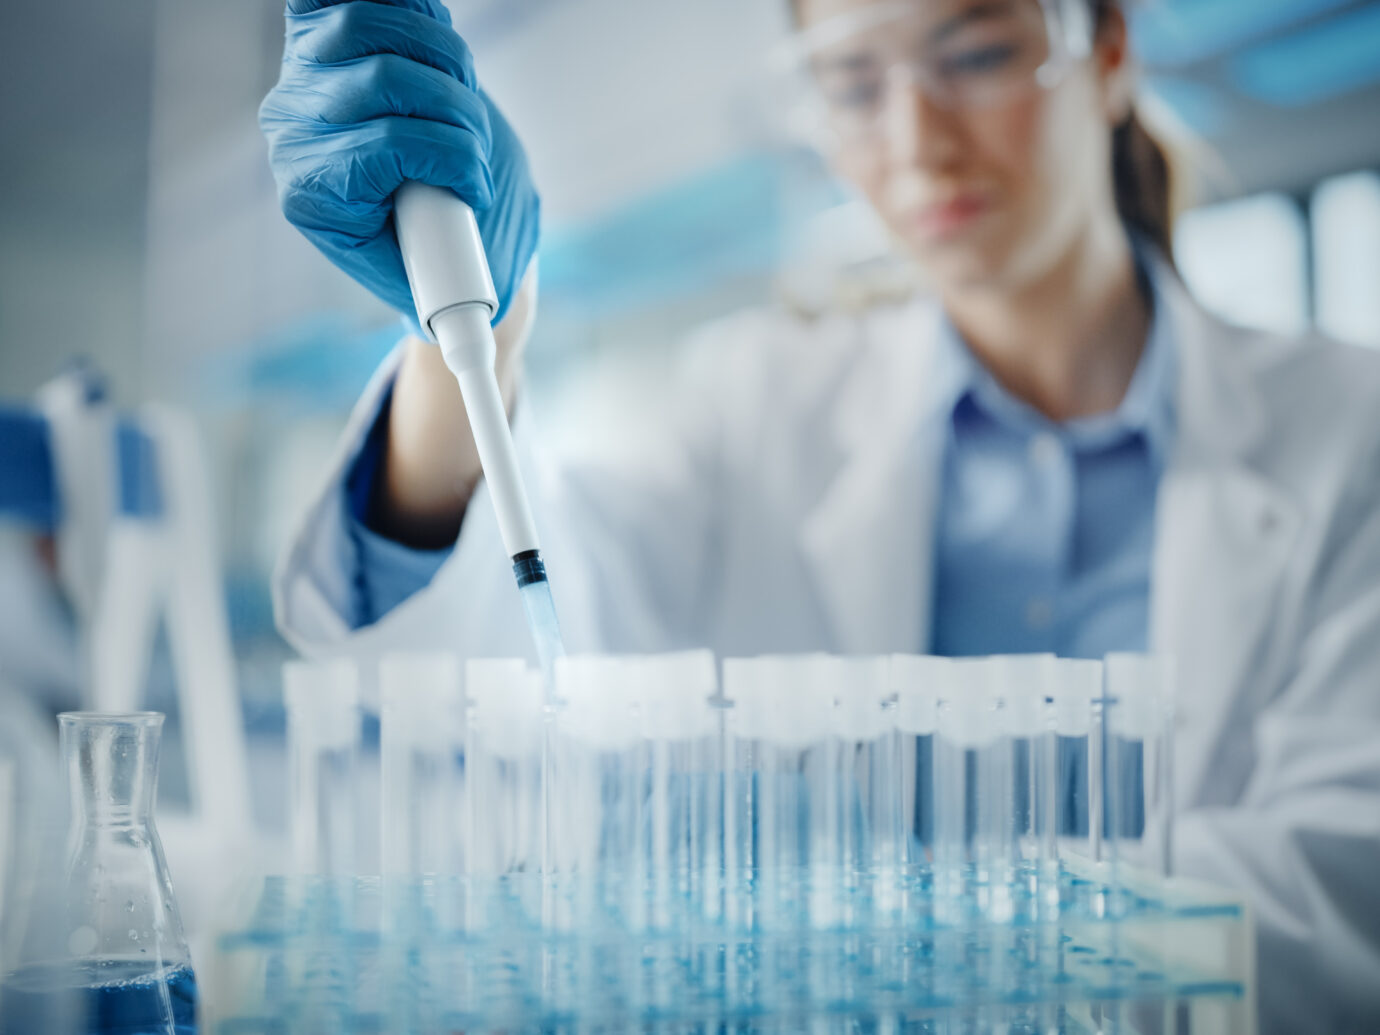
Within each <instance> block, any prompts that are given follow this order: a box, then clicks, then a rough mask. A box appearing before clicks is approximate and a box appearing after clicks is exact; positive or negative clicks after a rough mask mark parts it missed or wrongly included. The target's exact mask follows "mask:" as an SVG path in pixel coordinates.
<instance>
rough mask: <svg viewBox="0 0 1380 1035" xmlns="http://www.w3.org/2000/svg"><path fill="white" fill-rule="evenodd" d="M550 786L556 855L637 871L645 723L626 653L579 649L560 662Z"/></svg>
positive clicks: (563, 865)
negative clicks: (620, 655)
mask: <svg viewBox="0 0 1380 1035" xmlns="http://www.w3.org/2000/svg"><path fill="white" fill-rule="evenodd" d="M556 693H557V696H558V697H559V698H560V701H561V706H562V709H563V710H562V712H561V714H560V716H559V718H558V720H557V723H556V737H555V747H554V750H555V758H554V775H553V780H554V786H552V787H550V788H549V791H550V792H551V795H552V797H551V809H552V812H551V814H552V829H553V834H554V837H555V841H556V844H555V846H554V849H555V850H554V854H553V860H554V862H555V864H556V866H557V867H558V868H559V869H563V870H564V869H569V870H578V871H586V872H589V873H594V872H598V873H601V874H604V875H606V876H608V877H611V878H613V880H612V881H611V882H610V884H609V886H610V887H613V886H614V885H616V884H617V880H618V878H619V877H620V876H621V877H623V878H627V877H628V876H629V875H631V873H632V871H633V867H634V865H635V864H636V853H635V848H636V844H637V841H636V834H637V828H638V820H639V816H640V813H641V803H642V794H641V789H642V783H643V774H642V773H641V772H640V771H639V768H638V763H639V760H640V759H639V751H638V749H639V747H640V742H641V727H640V724H639V719H638V715H637V712H636V711H635V706H636V704H637V702H636V700H635V697H634V694H633V686H632V682H631V679H630V677H629V673H628V671H627V670H626V669H625V668H624V667H623V665H622V664H621V661H620V659H619V658H616V657H611V656H601V655H577V656H570V657H564V658H560V659H558V660H557V662H556Z"/></svg>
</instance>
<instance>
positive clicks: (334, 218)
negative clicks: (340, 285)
mask: <svg viewBox="0 0 1380 1035" xmlns="http://www.w3.org/2000/svg"><path fill="white" fill-rule="evenodd" d="M259 125H260V127H261V128H262V130H263V133H264V136H265V137H266V138H267V140H268V148H269V163H270V165H271V167H272V169H273V175H274V178H275V180H276V181H277V184H278V198H279V204H280V205H281V207H282V210H283V214H284V215H285V216H286V217H287V219H288V221H289V222H291V223H292V224H293V225H294V226H296V227H297V228H298V229H299V230H301V231H302V233H303V234H304V235H306V237H307V239H308V240H310V241H311V242H312V243H313V244H314V245H316V247H317V248H318V249H320V250H321V252H322V253H324V254H325V255H326V257H327V258H329V259H330V260H331V261H332V262H333V263H335V264H336V265H337V266H339V267H340V268H341V269H342V270H344V271H345V272H346V273H348V274H349V275H350V276H351V277H353V278H354V279H355V280H356V281H358V282H359V283H360V284H362V285H364V286H365V287H366V288H368V289H369V290H370V291H371V292H373V294H375V295H376V296H378V297H379V298H380V299H382V300H383V301H384V302H386V303H387V304H388V305H390V306H392V307H393V308H394V309H397V310H398V311H399V312H401V313H403V314H404V315H405V316H407V317H408V318H409V320H410V321H411V322H412V324H411V325H412V327H413V329H414V330H416V329H417V327H416V323H415V312H414V308H413V302H412V292H411V289H410V288H409V287H408V282H407V273H406V271H405V270H404V268H403V262H402V253H401V252H400V251H399V249H398V241H397V237H396V235H395V234H394V232H393V222H392V218H391V217H392V212H393V200H392V198H393V193H394V191H396V190H397V189H398V188H399V187H400V186H402V184H403V183H405V182H407V181H409V180H417V181H420V182H422V183H429V184H432V185H433V186H437V187H448V188H450V189H451V190H453V191H454V192H455V193H456V194H457V195H458V196H459V197H460V198H461V199H463V200H464V201H465V202H466V203H467V204H469V206H470V207H471V208H473V209H474V211H475V218H476V220H477V222H478V224H479V231H480V235H481V237H482V238H483V240H484V248H485V251H486V253H487V254H488V259H489V267H490V270H491V272H492V274H493V279H494V288H495V290H496V292H497V294H498V302H499V307H498V312H497V313H496V314H495V317H494V322H495V323H498V322H499V321H501V320H502V319H503V317H504V315H505V314H506V313H507V311H508V307H509V306H510V304H511V303H512V300H513V296H514V294H516V292H517V289H518V287H519V285H520V283H521V281H522V278H523V276H524V274H525V273H526V271H527V267H528V265H529V264H530V263H531V261H532V257H533V255H534V254H535V253H536V249H537V240H538V236H539V229H538V228H539V224H540V209H541V204H540V200H539V198H538V196H537V192H536V189H535V188H534V186H533V184H532V180H531V174H530V170H529V167H528V164H527V156H526V153H525V152H524V151H523V149H522V145H521V143H520V142H519V141H518V139H517V136H516V134H515V133H514V132H513V131H512V128H511V127H510V126H509V125H508V123H507V120H505V119H504V118H503V116H502V114H501V113H500V112H499V111H498V109H497V108H496V107H495V106H494V105H493V103H492V101H490V99H489V98H488V96H487V95H486V94H485V93H484V92H483V91H482V90H481V89H480V88H479V86H478V83H477V81H476V79H475V75H474V61H473V58H472V57H471V55H470V51H469V48H468V47H467V46H466V45H465V42H464V41H463V40H462V39H461V38H460V37H459V36H458V35H457V34H456V33H455V31H454V30H453V29H452V28H451V27H450V15H449V13H448V12H447V11H446V9H445V7H444V6H442V5H441V4H439V3H436V2H433V0H391V2H382V0H377V2H376V0H352V2H346V3H338V2H330V0H290V2H289V4H288V9H287V41H286V45H285V46H284V50H283V64H282V70H281V73H280V75H279V79H278V83H277V85H276V86H274V87H273V89H272V90H271V91H269V94H268V96H267V97H265V98H264V102H263V104H262V105H261V106H260V108H259Z"/></svg>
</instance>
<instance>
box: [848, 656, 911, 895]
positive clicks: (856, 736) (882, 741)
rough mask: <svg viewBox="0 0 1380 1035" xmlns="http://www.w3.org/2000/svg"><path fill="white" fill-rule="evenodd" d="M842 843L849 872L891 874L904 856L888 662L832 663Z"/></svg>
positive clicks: (876, 659)
mask: <svg viewBox="0 0 1380 1035" xmlns="http://www.w3.org/2000/svg"><path fill="white" fill-rule="evenodd" d="M830 667H831V668H832V670H833V672H832V679H833V681H834V685H835V697H834V717H833V721H832V723H831V725H832V729H833V732H834V736H835V737H836V738H837V740H838V742H839V743H838V749H837V751H838V753H837V761H838V766H839V768H838V777H837V780H838V784H839V802H840V824H839V826H840V835H841V836H840V838H839V842H838V845H839V854H838V859H837V861H838V863H839V865H840V866H841V867H842V868H843V869H844V871H845V872H846V873H852V874H861V873H867V874H873V875H878V874H881V873H882V872H884V871H885V872H888V873H889V872H890V871H891V870H892V868H893V867H894V866H895V864H896V861H897V858H898V856H899V854H900V852H901V851H902V847H901V846H902V844H903V838H902V830H901V808H900V796H899V793H898V792H899V789H900V788H899V785H898V780H897V773H896V770H897V760H896V738H895V736H894V735H893V730H894V728H895V717H894V714H895V709H896V698H895V694H894V693H893V691H892V688H891V678H890V675H891V674H890V665H889V660H888V659H887V658H885V657H855V658H834V659H832V661H831V662H830Z"/></svg>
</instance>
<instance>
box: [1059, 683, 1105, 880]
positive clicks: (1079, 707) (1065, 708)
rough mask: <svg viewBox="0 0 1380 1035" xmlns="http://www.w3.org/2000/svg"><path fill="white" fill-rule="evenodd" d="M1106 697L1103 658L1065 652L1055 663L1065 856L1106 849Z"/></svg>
mask: <svg viewBox="0 0 1380 1035" xmlns="http://www.w3.org/2000/svg"><path fill="white" fill-rule="evenodd" d="M1101 697H1102V662H1100V661H1088V660H1082V659H1069V658H1060V659H1058V660H1057V661H1056V662H1055V663H1054V687H1053V693H1052V699H1053V712H1054V718H1053V722H1054V733H1055V743H1056V751H1057V765H1058V769H1059V775H1058V791H1057V801H1056V814H1055V828H1056V830H1057V850H1058V854H1059V857H1060V859H1061V860H1062V859H1066V858H1070V857H1082V858H1084V859H1087V860H1089V861H1091V860H1096V859H1097V858H1098V855H1099V853H1100V851H1101V848H1100V842H1101V836H1102V835H1101V822H1100V817H1101V815H1102V772H1101V764H1100V758H1101V749H1100V745H1099V743H1098V741H1097V737H1096V736H1094V730H1095V725H1094V720H1095V718H1097V714H1098V713H1100V709H1101V704H1100V701H1101ZM1098 728H1100V727H1098ZM1094 817H1096V818H1097V821H1094Z"/></svg>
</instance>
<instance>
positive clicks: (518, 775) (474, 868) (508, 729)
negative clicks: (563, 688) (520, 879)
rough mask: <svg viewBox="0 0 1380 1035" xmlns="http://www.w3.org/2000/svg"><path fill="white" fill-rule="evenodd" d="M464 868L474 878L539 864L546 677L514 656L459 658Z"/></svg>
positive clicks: (532, 870) (528, 869) (530, 869)
mask: <svg viewBox="0 0 1380 1035" xmlns="http://www.w3.org/2000/svg"><path fill="white" fill-rule="evenodd" d="M465 688H466V694H465V696H466V698H467V702H468V711H467V716H466V731H465V787H464V800H465V806H464V822H463V825H464V828H465V845H466V854H465V861H466V869H467V871H468V872H469V873H470V874H472V875H474V876H478V877H497V876H499V875H500V874H504V873H518V872H528V873H535V872H536V871H537V870H538V869H539V867H540V864H541V835H542V801H543V798H542V737H543V712H542V707H543V702H544V695H545V681H544V678H543V676H542V674H541V672H540V671H539V670H537V669H533V668H529V667H528V666H527V663H526V662H525V661H522V660H520V659H516V658H512V659H472V660H470V661H468V662H467V663H466V665H465Z"/></svg>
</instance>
